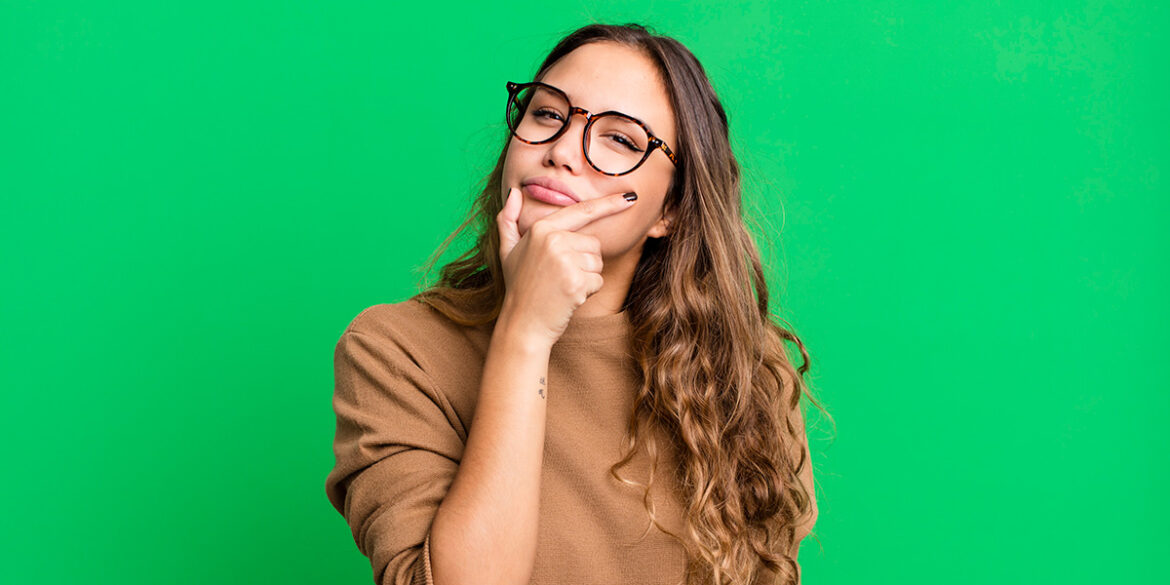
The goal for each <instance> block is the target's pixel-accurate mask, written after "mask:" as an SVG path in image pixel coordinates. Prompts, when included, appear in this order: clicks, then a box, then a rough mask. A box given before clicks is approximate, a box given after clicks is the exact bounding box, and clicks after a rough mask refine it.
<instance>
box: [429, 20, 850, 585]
mask: <svg viewBox="0 0 1170 585" xmlns="http://www.w3.org/2000/svg"><path fill="white" fill-rule="evenodd" d="M600 41H610V42H617V43H622V44H624V45H626V46H629V47H633V48H635V49H638V50H640V51H642V52H643V53H644V54H646V55H647V56H649V57H650V58H651V59H652V60H653V61H654V62H655V64H656V65H657V67H658V70H659V73H660V75H661V79H662V81H663V83H664V84H665V86H666V89H667V93H668V94H669V95H670V98H671V103H672V105H673V107H674V111H675V123H676V127H677V128H678V145H677V146H678V147H677V148H676V152H677V153H678V157H679V160H678V165H677V168H676V171H675V176H674V179H673V180H672V182H671V186H670V189H669V191H668V193H667V196H666V201H665V204H664V205H665V207H666V209H667V210H673V212H674V221H673V222H672V223H671V226H670V233H669V234H668V235H667V236H665V237H662V238H648V239H647V240H646V241H645V244H644V245H643V251H642V256H641V258H640V260H639V263H638V265H637V268H636V270H635V274H634V277H633V281H632V283H631V285H630V291H629V294H628V295H627V297H626V299H625V302H624V304H623V310H624V311H626V312H627V314H628V318H629V320H630V323H631V325H632V335H633V343H632V348H633V351H634V352H635V355H634V357H635V359H636V360H637V363H638V366H639V369H640V371H641V374H642V376H641V387H640V388H639V389H638V391H637V396H636V398H635V407H634V411H633V412H632V413H631V416H630V421H629V431H628V433H627V436H626V441H625V444H624V445H625V455H624V457H623V458H622V459H621V460H620V461H618V462H616V463H615V464H614V465H613V466H612V467H611V468H610V473H611V474H612V475H613V476H614V477H615V478H617V479H618V480H620V481H623V482H625V483H627V484H631V485H637V486H640V487H643V488H644V492H643V502H644V505H645V507H646V510H647V513H648V515H649V517H650V521H651V522H652V523H653V524H655V525H657V526H659V528H660V529H662V530H663V531H664V532H666V533H667V534H670V535H672V536H674V537H675V538H676V539H678V540H679V541H680V542H681V543H682V544H683V546H684V547H685V548H686V550H687V551H688V559H689V562H688V572H687V578H686V580H687V582H688V583H690V584H692V585H697V584H710V585H725V584H734V585H741V584H742V585H748V584H762V583H797V582H798V581H799V565H798V564H797V562H796V558H795V555H794V554H793V553H794V550H793V549H794V548H795V547H794V546H793V545H794V542H795V538H796V530H797V528H798V527H799V526H800V525H801V523H802V522H808V521H809V520H812V519H814V518H815V516H814V514H815V509H814V508H813V502H812V500H811V498H810V494H808V493H807V492H806V490H805V487H804V485H803V483H802V482H801V481H800V479H799V477H798V476H799V474H800V472H801V471H802V470H803V466H805V465H811V462H810V460H809V454H808V451H807V449H805V448H804V443H805V435H804V433H805V429H804V425H803V422H802V421H803V415H802V414H801V413H800V410H799V409H800V398H801V396H802V394H809V398H810V400H811V401H812V402H813V403H814V404H816V406H817V408H819V409H820V410H821V411H822V412H824V408H823V407H822V406H821V405H820V403H819V402H817V401H816V400H815V398H813V397H812V395H811V394H810V393H808V392H807V385H806V383H805V381H804V374H805V372H807V371H808V369H809V365H810V360H809V355H808V351H807V350H806V349H805V347H804V344H803V343H801V341H800V339H799V338H798V337H797V336H796V335H795V334H794V333H793V332H792V331H791V330H790V329H788V328H785V327H783V326H780V325H778V324H776V323H775V322H773V319H776V320H779V321H781V322H783V320H782V319H779V317H776V316H773V315H772V314H771V313H770V312H769V306H768V287H767V284H766V282H765V279H764V272H763V269H762V267H761V262H760V256H759V253H758V251H757V248H756V246H755V243H754V242H753V240H752V237H751V235H750V233H749V232H748V230H747V227H746V225H745V221H744V218H743V215H742V203H741V187H740V173H739V165H738V163H737V162H736V159H735V156H734V154H733V153H732V150H731V145H730V139H729V133H728V131H729V128H728V122H727V115H726V113H725V112H724V110H723V106H722V105H721V104H720V102H719V99H718V97H717V96H716V94H715V91H714V89H713V88H712V87H711V83H710V81H709V80H708V78H707V75H706V72H705V71H704V69H703V67H702V66H701V65H700V64H699V62H698V60H697V59H696V58H695V57H694V55H692V54H691V52H690V51H689V50H687V49H686V47H684V46H683V45H682V44H681V43H679V42H678V41H676V40H674V39H672V38H669V37H666V36H657V35H655V34H653V33H651V32H649V31H648V30H647V29H646V28H645V27H643V26H641V25H637V24H627V25H620V26H618V25H606V24H591V25H588V26H585V27H583V28H580V29H578V30H576V31H574V32H572V33H571V34H569V35H568V36H567V37H565V38H564V39H562V40H561V41H560V42H559V43H558V44H557V45H556V46H555V47H554V48H553V50H552V52H551V53H549V55H548V56H547V57H546V58H545V60H544V62H543V63H542V64H541V66H540V68H539V70H538V72H537V75H536V77H535V78H536V79H540V78H541V77H542V76H543V75H544V73H545V72H546V71H547V70H548V69H549V67H551V66H552V65H553V64H554V63H556V62H557V60H558V59H560V58H561V57H563V56H565V55H566V54H568V53H569V52H571V51H572V50H574V49H576V48H577V47H580V46H582V45H584V44H586V43H593V42H600ZM684 114H685V115H684ZM510 139H511V136H510V134H506V135H505V137H504V145H503V148H502V149H501V153H500V156H499V159H498V160H497V161H496V164H495V167H494V168H493V169H492V171H491V172H490V173H489V174H488V175H487V177H486V179H485V181H484V183H485V184H484V187H483V190H482V191H481V192H480V194H479V196H478V198H477V199H476V201H475V203H474V205H473V207H472V209H471V210H470V212H469V213H468V215H467V217H466V219H465V220H464V221H463V223H462V225H460V226H459V227H458V228H456V230H455V232H454V233H452V234H451V235H450V236H449V237H448V238H447V239H446V241H444V242H443V244H442V245H441V246H440V247H439V249H438V250H437V251H436V252H435V254H434V255H433V256H432V257H431V259H430V262H429V263H428V265H427V269H426V272H427V273H428V274H429V273H430V271H431V270H432V269H433V267H434V265H435V263H436V262H437V261H438V259H439V257H440V256H441V255H442V254H443V251H444V250H446V249H447V247H448V246H449V245H450V244H451V242H452V241H453V240H455V239H456V238H457V236H459V235H460V234H462V233H464V232H465V231H466V230H468V229H469V228H470V229H474V230H475V233H476V234H477V236H478V239H477V241H476V243H475V245H474V246H471V247H470V248H469V249H468V250H467V251H466V252H464V253H463V254H462V255H461V256H459V257H458V258H456V259H455V260H453V261H451V262H450V263H448V264H446V265H445V266H444V267H443V269H442V271H441V273H440V277H439V280H438V281H437V282H436V283H434V284H433V285H431V286H429V287H426V290H423V292H421V293H419V294H417V295H416V296H415V297H414V298H416V299H417V300H421V301H423V302H426V303H427V304H429V305H431V306H432V307H434V308H435V309H437V310H439V311H440V312H442V313H443V314H444V315H446V316H447V317H448V318H450V319H451V320H453V321H455V322H457V323H460V324H463V325H468V326H479V325H483V324H486V323H489V322H491V321H493V320H495V319H496V318H497V317H498V316H499V313H500V309H501V306H502V303H503V299H504V292H505V291H504V279H503V272H502V269H501V265H500V259H499V249H500V242H499V234H498V230H497V229H496V225H495V219H496V215H497V214H498V213H499V212H500V209H501V208H502V206H503V199H502V197H501V192H502V191H501V177H502V174H503V167H504V159H505V155H506V152H507V145H508V141H509V140H510ZM785 341H790V342H793V343H794V344H795V345H796V347H797V348H799V351H800V355H801V358H802V364H801V366H800V367H799V368H795V367H794V366H793V365H792V362H791V361H790V359H789V357H788V355H787V353H786V351H785V345H784V344H785ZM825 414H827V413H825ZM829 418H830V420H831V417H829ZM654 431H657V432H658V433H659V434H660V436H662V437H666V438H667V440H669V441H670V442H672V443H673V447H674V449H675V450H676V452H677V453H678V466H677V469H671V470H667V471H668V473H672V474H673V477H672V478H671V480H672V481H673V482H674V484H675V485H677V486H679V487H678V489H679V490H681V491H680V492H679V493H680V495H681V496H682V498H683V500H684V502H685V516H686V517H685V527H686V534H685V535H684V536H680V535H677V534H674V533H672V532H670V531H669V530H666V529H665V528H664V527H662V525H661V524H659V523H658V520H657V518H656V516H655V512H654V504H653V502H652V499H651V498H650V487H651V485H652V484H653V483H654V481H655V479H654V478H655V475H656V474H657V464H658V459H659V457H658V449H659V447H658V445H657V443H656V440H655V432H654ZM728 439H733V440H728ZM643 443H644V445H645V448H646V451H647V453H649V455H650V456H651V461H652V464H651V473H650V479H649V481H648V482H647V483H645V484H643V483H639V482H634V481H630V480H627V479H625V478H623V477H622V476H621V474H620V473H619V470H620V469H621V468H622V467H624V466H625V465H627V464H628V463H630V461H632V459H633V457H634V455H635V453H636V452H637V451H638V450H639V449H640V448H641V447H642V445H643Z"/></svg>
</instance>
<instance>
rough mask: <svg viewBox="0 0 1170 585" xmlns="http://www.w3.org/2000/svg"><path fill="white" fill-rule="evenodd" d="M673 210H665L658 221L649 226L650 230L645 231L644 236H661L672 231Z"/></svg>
mask: <svg viewBox="0 0 1170 585" xmlns="http://www.w3.org/2000/svg"><path fill="white" fill-rule="evenodd" d="M673 223H674V210H670V211H666V212H664V213H663V214H662V217H660V218H658V221H657V222H655V223H654V225H653V226H651V227H650V231H648V232H646V236H647V237H650V238H662V237H665V236H668V235H670V234H671V233H672V232H673V231H674V226H673Z"/></svg>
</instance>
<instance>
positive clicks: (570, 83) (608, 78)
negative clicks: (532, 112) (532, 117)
mask: <svg viewBox="0 0 1170 585" xmlns="http://www.w3.org/2000/svg"><path fill="white" fill-rule="evenodd" d="M540 80H541V81H543V82H544V83H547V84H549V85H552V86H554V87H557V88H559V89H561V90H562V91H564V92H565V94H566V95H568V96H569V101H571V102H572V103H573V105H575V106H577V107H581V108H585V109H586V110H589V111H590V112H593V113H597V112H603V111H606V110H617V111H619V112H623V113H626V114H629V115H631V116H634V117H635V118H638V119H640V120H642V121H643V122H646V123H647V124H649V125H650V127H651V128H653V129H654V132H655V133H656V134H658V136H659V137H660V138H662V139H664V140H668V141H671V142H673V138H674V112H673V109H672V108H671V105H670V96H669V95H667V93H666V87H665V86H664V85H663V83H662V79H661V75H660V74H659V72H658V68H657V67H656V66H655V64H654V62H653V61H652V60H651V59H650V57H648V56H646V55H645V54H644V53H642V52H641V51H639V50H637V49H634V48H631V47H627V46H625V45H621V44H618V43H612V42H599V43H589V44H586V45H582V46H580V47H577V48H576V49H573V50H572V51H571V52H569V54H567V55H565V56H564V57H561V58H560V59H559V60H557V62H556V63H554V64H553V65H552V66H551V67H549V68H548V69H547V70H546V71H545V74H544V76H543V77H541V79H540Z"/></svg>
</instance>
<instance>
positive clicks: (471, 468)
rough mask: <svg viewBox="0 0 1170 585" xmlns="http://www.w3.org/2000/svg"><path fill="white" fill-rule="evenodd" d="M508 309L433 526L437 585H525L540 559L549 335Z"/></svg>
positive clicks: (433, 565)
mask: <svg viewBox="0 0 1170 585" xmlns="http://www.w3.org/2000/svg"><path fill="white" fill-rule="evenodd" d="M510 314H511V311H509V310H508V307H507V306H505V309H504V311H503V312H501V315H500V318H499V319H498V320H497V322H496V327H495V330H494V332H493V334H492V339H491V343H490V344H489V346H488V352H487V357H486V361H485V363H484V369H483V380H482V382H481V385H480V392H479V399H478V403H477V405H476V408H475V416H474V420H473V422H472V424H471V428H470V430H469V432H468V437H467V445H466V448H465V449H464V453H463V458H462V461H461V462H460V463H459V471H458V472H457V473H456V475H455V479H454V481H453V482H452V484H451V489H450V490H449V491H448V492H447V496H446V497H445V498H444V499H443V502H442V504H441V505H440V506H439V510H438V512H437V513H436V515H435V519H434V522H433V523H432V524H431V536H430V539H431V541H430V553H431V571H432V576H433V578H434V583H435V585H465V584H473V583H475V584H479V583H484V584H488V585H491V584H501V585H503V584H525V583H528V580H529V578H530V577H531V574H532V568H533V565H534V562H535V559H536V531H537V525H538V518H539V512H540V475H541V466H542V464H543V461H544V432H545V419H546V416H547V412H548V409H547V404H548V402H547V395H548V389H547V385H546V379H547V377H548V361H549V354H550V352H551V350H552V346H551V345H549V344H548V342H547V336H540V335H529V334H528V333H527V332H526V331H525V330H523V329H521V328H520V327H519V326H518V322H517V321H516V320H514V319H512V318H511V317H510Z"/></svg>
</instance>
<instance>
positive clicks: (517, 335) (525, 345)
mask: <svg viewBox="0 0 1170 585" xmlns="http://www.w3.org/2000/svg"><path fill="white" fill-rule="evenodd" d="M492 339H493V341H494V342H496V343H506V344H507V345H508V346H510V347H511V348H512V349H513V350H519V351H524V352H526V353H535V354H547V353H549V352H551V351H552V346H553V344H554V343H556V340H554V339H550V338H549V336H548V334H547V332H544V331H542V330H541V328H540V327H538V326H536V325H534V324H533V323H532V322H531V321H529V320H527V319H525V318H524V317H523V316H522V314H521V313H519V312H517V311H515V309H514V308H513V305H512V304H511V303H510V302H509V301H508V300H507V299H505V301H504V306H503V308H501V309H500V316H499V317H498V318H497V319H496V325H495V329H494V330H493V332H492Z"/></svg>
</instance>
